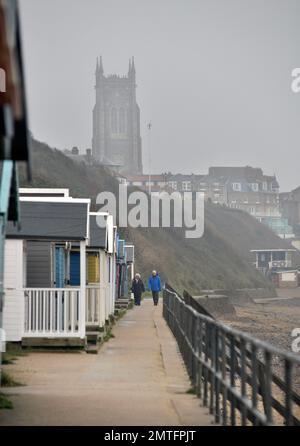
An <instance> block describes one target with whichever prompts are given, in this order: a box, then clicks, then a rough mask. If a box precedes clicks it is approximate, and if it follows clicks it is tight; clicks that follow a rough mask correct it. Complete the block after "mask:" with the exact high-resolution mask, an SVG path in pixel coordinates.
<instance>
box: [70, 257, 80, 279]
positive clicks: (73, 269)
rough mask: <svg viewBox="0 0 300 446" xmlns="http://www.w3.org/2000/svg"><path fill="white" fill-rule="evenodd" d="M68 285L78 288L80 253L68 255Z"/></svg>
mask: <svg viewBox="0 0 300 446" xmlns="http://www.w3.org/2000/svg"><path fill="white" fill-rule="evenodd" d="M70 285H71V286H80V253H79V252H76V251H71V253H70Z"/></svg>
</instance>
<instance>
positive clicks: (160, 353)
mask: <svg viewBox="0 0 300 446" xmlns="http://www.w3.org/2000/svg"><path fill="white" fill-rule="evenodd" d="M113 333H114V335H115V338H112V339H111V340H110V341H109V342H107V343H106V344H104V345H103V346H102V348H101V349H100V351H99V354H98V355H87V354H86V353H84V352H81V353H30V354H28V355H27V356H24V357H20V358H19V359H18V360H17V361H16V362H15V364H13V365H9V366H6V367H5V369H6V370H7V371H10V373H12V374H13V376H14V377H15V378H16V379H17V380H19V381H21V382H23V383H25V384H26V386H24V387H17V388H11V389H5V393H6V394H9V395H10V398H11V400H12V401H13V404H14V409H13V410H1V411H0V425H2V426H4V425H104V426H105V425H107V426H114V425H115V426H118V425H119V426H121V425H122V426H130V425H133V426H134V425H148V426H151V425H152V426H167V425H169V426H185V425H187V426H188V425H193V426H197V425H198V426H204V425H211V424H212V418H211V416H209V415H208V411H207V409H206V408H202V407H200V402H199V400H198V399H197V398H196V397H195V396H194V395H190V394H187V393H186V391H187V390H188V389H189V388H190V382H189V379H188V377H187V374H186V371H185V368H184V365H183V362H182V359H181V356H180V354H179V352H178V348H177V343H176V341H175V339H174V338H173V335H172V333H171V332H170V330H169V328H168V327H167V325H166V323H165V321H164V320H163V318H162V303H161V302H160V305H159V306H158V307H154V306H153V304H152V302H151V301H150V300H144V301H143V303H142V306H141V307H135V308H134V309H133V310H130V311H128V312H127V313H126V315H125V316H124V317H123V318H122V319H121V320H120V321H118V322H117V324H116V326H115V327H114V330H113Z"/></svg>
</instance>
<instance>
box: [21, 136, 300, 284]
mask: <svg viewBox="0 0 300 446" xmlns="http://www.w3.org/2000/svg"><path fill="white" fill-rule="evenodd" d="M33 172H34V173H33V181H32V183H31V186H35V187H68V188H70V191H71V194H72V196H74V197H80V196H81V197H91V198H92V203H93V207H95V197H96V195H97V193H99V192H100V191H102V190H109V191H113V192H115V193H116V191H117V188H118V184H117V182H116V181H115V179H114V178H113V177H111V176H110V175H109V173H108V172H107V171H106V170H105V169H102V168H91V167H86V166H84V165H78V164H76V163H74V162H73V161H72V160H70V159H69V158H67V157H66V156H65V155H64V154H63V153H62V152H60V151H58V150H52V149H50V148H49V147H48V146H47V145H46V144H43V143H39V142H37V141H34V143H33ZM25 185H27V184H26V181H25V180H24V172H22V170H21V186H25ZM122 232H123V235H124V236H125V237H126V238H127V240H130V241H132V242H133V243H134V244H135V246H136V258H137V264H136V269H137V270H139V271H140V272H141V273H142V274H143V276H144V277H145V276H146V275H148V274H149V272H150V271H151V270H152V269H154V268H155V269H157V270H159V272H160V274H161V276H162V278H163V279H164V280H166V281H168V282H169V283H171V284H172V285H173V286H174V288H177V289H178V290H182V289H183V288H187V289H188V290H189V291H190V292H195V293H196V292H197V291H198V290H199V289H201V288H202V289H203V288H204V289H205V288H221V287H226V288H236V287H267V286H269V282H268V281H266V280H265V279H264V277H263V276H262V275H261V274H259V273H258V272H256V271H255V270H254V268H253V267H252V266H251V265H250V261H251V255H250V249H253V248H265V247H282V246H286V244H285V242H284V241H282V240H281V239H279V238H278V237H277V236H276V235H275V234H273V232H272V231H271V230H269V229H268V228H267V227H265V226H263V225H261V224H260V223H259V222H257V221H256V220H255V219H254V218H253V217H251V216H250V215H248V214H245V213H244V212H241V211H238V210H230V209H226V208H223V207H220V206H214V205H210V204H207V205H206V209H205V234H204V237H203V238H201V239H194V240H189V239H185V238H184V234H183V231H182V230H180V229H151V228H147V229H134V230H133V229H126V230H123V231H122ZM299 264H300V261H299Z"/></svg>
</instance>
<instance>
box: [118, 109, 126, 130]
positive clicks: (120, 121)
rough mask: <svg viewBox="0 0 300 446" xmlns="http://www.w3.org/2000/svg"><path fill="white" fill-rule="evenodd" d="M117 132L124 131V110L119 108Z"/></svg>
mask: <svg viewBox="0 0 300 446" xmlns="http://www.w3.org/2000/svg"><path fill="white" fill-rule="evenodd" d="M119 133H126V121H125V110H124V108H120V111H119Z"/></svg>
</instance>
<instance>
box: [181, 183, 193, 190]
mask: <svg viewBox="0 0 300 446" xmlns="http://www.w3.org/2000/svg"><path fill="white" fill-rule="evenodd" d="M182 190H183V191H190V190H192V185H191V182H190V181H183V182H182Z"/></svg>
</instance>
